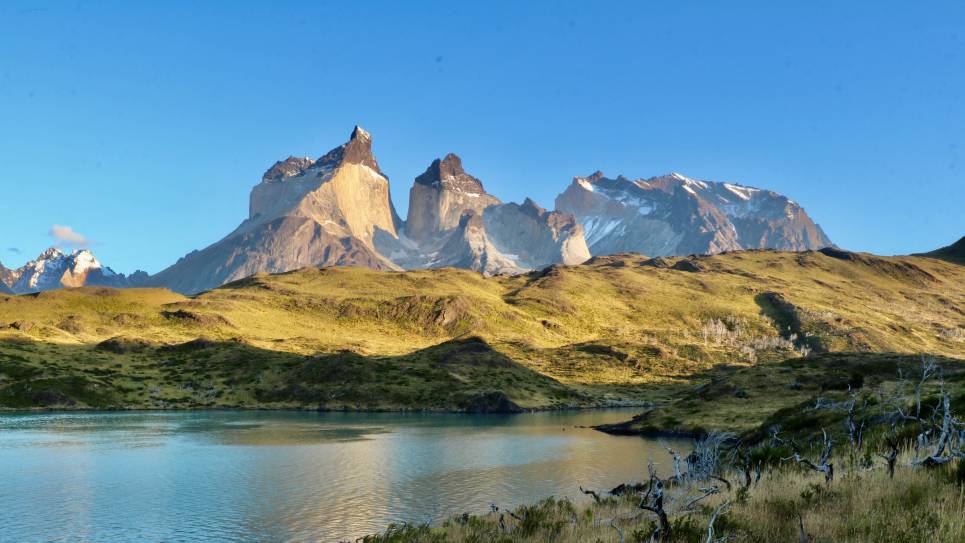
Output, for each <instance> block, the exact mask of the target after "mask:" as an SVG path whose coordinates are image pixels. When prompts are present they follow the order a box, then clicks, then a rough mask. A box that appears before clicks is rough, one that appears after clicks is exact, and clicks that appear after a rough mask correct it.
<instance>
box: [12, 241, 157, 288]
mask: <svg viewBox="0 0 965 543" xmlns="http://www.w3.org/2000/svg"><path fill="white" fill-rule="evenodd" d="M3 275H5V276H6V279H5V280H4V282H5V283H7V286H8V287H9V288H10V289H11V290H12V291H13V292H15V293H17V294H22V293H28V292H38V291H42V290H50V289H54V288H61V287H81V286H85V285H100V286H112V287H131V286H139V284H140V283H139V282H140V281H143V280H144V279H145V278H146V274H144V272H136V273H134V274H132V275H131V277H125V276H124V275H123V274H119V273H115V272H114V270H112V269H110V268H109V267H107V266H103V265H101V263H100V262H99V261H98V260H97V258H96V257H95V256H94V253H92V252H91V251H90V249H75V250H74V251H71V252H70V253H66V252H64V251H62V250H60V249H59V248H57V247H51V248H49V249H47V250H46V251H44V252H43V253H41V254H40V256H38V257H37V258H36V259H34V260H31V261H30V262H27V263H26V264H24V265H23V266H22V267H20V268H18V269H16V270H7V273H6V274H3Z"/></svg>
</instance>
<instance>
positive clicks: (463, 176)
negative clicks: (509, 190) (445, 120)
mask: <svg viewBox="0 0 965 543" xmlns="http://www.w3.org/2000/svg"><path fill="white" fill-rule="evenodd" d="M499 203H500V202H499V200H498V199H497V198H496V197H494V196H492V195H490V194H488V193H486V189H484V188H483V185H482V182H481V181H479V180H478V179H476V178H475V177H473V176H471V175H469V174H467V173H466V172H465V170H463V168H462V160H461V159H460V158H459V157H458V156H456V155H454V154H452V153H449V154H448V155H446V156H445V158H443V159H442V160H439V159H436V160H434V161H433V162H432V164H430V165H429V167H428V168H427V169H426V171H425V173H423V174H422V175H420V176H419V177H416V179H415V183H414V184H413V185H412V189H411V190H410V191H409V213H408V215H407V216H406V221H405V225H406V226H405V233H406V236H408V237H409V239H411V240H413V241H415V242H417V243H427V242H431V241H432V240H433V239H434V238H438V237H439V236H443V235H445V234H446V232H447V231H449V230H452V229H454V228H456V227H458V226H459V222H460V219H461V218H462V215H463V213H465V212H467V211H473V212H476V213H482V211H483V210H484V209H486V208H487V207H489V206H493V205H497V204H499Z"/></svg>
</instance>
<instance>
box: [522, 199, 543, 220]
mask: <svg viewBox="0 0 965 543" xmlns="http://www.w3.org/2000/svg"><path fill="white" fill-rule="evenodd" d="M519 209H520V210H521V211H523V212H524V213H526V214H529V215H533V216H534V217H542V216H543V215H546V208H544V207H541V206H540V205H539V204H537V203H536V202H535V201H534V200H533V199H532V198H530V197H528V196H527V197H526V198H525V199H523V203H522V204H521V205H520V206H519Z"/></svg>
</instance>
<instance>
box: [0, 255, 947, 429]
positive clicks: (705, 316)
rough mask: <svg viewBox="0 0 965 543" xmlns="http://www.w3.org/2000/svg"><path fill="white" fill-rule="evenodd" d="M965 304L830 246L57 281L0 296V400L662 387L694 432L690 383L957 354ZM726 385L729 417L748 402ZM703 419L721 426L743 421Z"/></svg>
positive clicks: (292, 399)
mask: <svg viewBox="0 0 965 543" xmlns="http://www.w3.org/2000/svg"><path fill="white" fill-rule="evenodd" d="M963 307H965V267H962V266H961V265H958V264H956V263H952V262H948V261H944V260H940V259H936V258H930V257H924V256H919V257H875V256H871V255H864V254H855V253H847V252H843V251H837V250H829V251H825V252H805V253H782V252H773V251H747V252H737V253H729V254H723V255H717V256H707V257H688V258H676V259H672V258H671V259H667V258H656V259H648V258H646V257H642V256H639V255H617V256H609V257H598V258H595V259H593V260H592V261H591V262H590V263H588V264H585V265H581V266H574V267H563V266H554V267H551V268H548V269H546V270H543V271H540V272H534V273H530V274H527V275H523V276H517V277H494V278H484V277H482V276H480V275H479V274H476V273H473V272H470V271H466V270H453V269H444V270H424V271H413V272H405V273H396V272H377V271H373V270H367V269H358V268H332V269H323V270H318V269H304V270H299V271H296V272H291V273H285V274H279V275H265V274H261V275H256V276H253V277H250V278H248V279H244V280H242V281H238V282H235V283H232V284H229V285H226V286H225V287H222V288H219V289H215V290H212V291H209V292H206V293H202V294H200V295H198V296H194V297H185V296H181V295H178V294H174V293H171V292H169V291H166V290H161V289H129V290H116V289H105V288H81V289H67V290H59V291H51V292H44V293H40V294H36V295H24V296H0V406H2V407H5V408H13V409H22V408H38V407H42V408H75V409H84V408H215V407H246V408H310V409H314V408H327V409H457V410H459V409H463V410H470V411H486V410H503V411H505V410H510V411H511V410H514V409H518V408H559V407H586V406H598V405H614V404H627V403H633V402H655V403H658V404H661V405H666V404H673V405H672V407H670V408H668V410H667V411H666V412H665V414H664V415H661V416H669V417H672V418H674V419H676V420H677V421H679V424H672V425H670V424H668V426H672V427H674V428H677V427H680V428H688V427H691V428H696V427H700V426H702V425H701V423H700V421H699V419H701V418H702V417H704V415H705V414H707V413H709V412H706V413H702V412H701V409H702V407H701V400H700V398H699V396H700V395H699V394H698V398H697V399H694V398H693V396H694V392H693V391H694V388H695V387H697V386H702V385H706V386H709V387H710V389H709V390H710V391H711V392H708V394H710V393H713V390H714V386H715V383H718V382H721V380H724V381H726V380H728V379H730V378H731V376H732V375H733V374H734V372H735V371H741V370H742V369H743V370H749V371H750V370H754V371H760V372H763V373H762V374H761V375H757V374H755V373H747V374H746V375H747V376H748V378H749V379H750V380H751V381H755V380H758V381H760V382H761V383H766V382H767V380H768V379H773V380H774V382H775V383H780V385H781V386H779V387H770V386H765V385H760V387H759V388H760V390H757V389H755V386H756V385H753V384H752V383H751V384H742V383H735V386H737V387H740V388H742V389H744V392H746V393H747V394H748V396H749V397H750V398H751V401H749V402H746V401H745V402H743V404H748V405H754V406H759V405H763V402H770V405H769V406H768V407H767V409H770V408H772V407H773V408H780V407H781V406H782V405H784V403H786V402H785V399H786V398H792V399H795V401H797V399H801V400H803V399H804V397H805V396H806V395H808V394H812V393H814V392H815V389H813V387H812V385H809V384H807V383H802V384H803V385H804V388H802V389H801V390H800V391H795V390H792V389H789V388H787V387H786V386H785V385H786V383H783V382H780V380H779V379H777V377H780V376H781V375H785V376H786V377H788V378H791V377H792V376H795V375H796V374H797V373H802V375H801V378H802V379H805V378H807V376H806V375H804V373H808V372H812V373H813V372H814V371H823V370H813V369H808V368H809V367H810V364H812V362H813V363H814V364H816V365H818V366H816V367H825V368H826V367H829V366H827V365H825V366H820V364H823V363H824V362H822V361H824V360H827V361H829V362H828V364H831V365H833V364H834V363H835V362H834V361H835V360H839V359H836V358H825V357H826V356H827V355H826V354H824V353H846V354H842V356H844V357H845V358H842V359H840V360H864V361H870V362H868V363H874V361H876V360H879V359H878V358H875V357H874V356H872V355H874V354H875V353H904V354H907V355H917V353H928V354H930V355H935V356H939V357H945V358H946V359H947V360H952V361H953V362H954V360H953V359H956V358H958V357H960V356H961V354H962V350H963V346H965V343H963V341H965V312H963V309H962V308H963ZM803 355H807V357H806V358H802V360H803V362H800V363H795V362H791V361H788V359H794V358H801V357H802V356H803ZM862 363H865V362H862ZM781 364H785V366H781ZM795 364H799V366H795ZM786 368H790V369H789V370H787V369H786ZM785 371H788V372H789V373H786V374H785V373H782V372H785ZM870 373H875V371H874V369H873V368H872V369H871V370H870ZM741 375H745V374H741ZM768 375H770V377H768ZM794 378H797V377H794ZM812 381H813V379H812ZM809 387H811V388H809ZM770 391H773V395H771V394H769V392H770ZM799 392H800V394H799ZM733 397H734V398H735V399H734V401H733V405H728V406H727V409H730V410H731V414H732V415H735V414H736V413H738V412H739V411H741V410H742V409H745V408H746V407H747V405H742V403H741V402H742V401H743V399H742V398H740V397H739V396H738V395H736V394H735V395H734V396H733ZM688 399H690V400H692V401H693V402H694V405H693V406H688V404H686V403H683V402H684V401H686V400H688ZM760 411H761V416H763V415H764V411H765V410H764V409H761V410H760ZM713 416H715V417H719V418H720V419H721V420H720V421H715V424H716V423H717V422H720V424H721V427H722V428H724V429H737V430H740V429H746V427H747V426H748V425H749V423H748V422H747V421H746V420H741V419H740V417H736V416H731V420H730V421H727V420H724V419H726V416H727V415H726V413H713Z"/></svg>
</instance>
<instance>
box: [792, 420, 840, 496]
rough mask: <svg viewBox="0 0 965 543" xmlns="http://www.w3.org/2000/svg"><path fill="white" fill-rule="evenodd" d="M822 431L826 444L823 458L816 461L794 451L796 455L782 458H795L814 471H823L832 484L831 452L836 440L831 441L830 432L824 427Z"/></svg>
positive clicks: (832, 465) (828, 481) (826, 480)
mask: <svg viewBox="0 0 965 543" xmlns="http://www.w3.org/2000/svg"><path fill="white" fill-rule="evenodd" d="M821 433H822V434H823V435H824V444H823V448H822V451H821V458H820V460H818V462H817V463H814V462H812V461H810V460H808V459H807V458H804V457H803V456H801V453H794V456H789V457H787V458H782V460H783V461H785V462H786V461H788V460H794V461H795V462H797V463H798V464H801V465H802V466H807V467H808V468H811V469H812V470H814V471H817V472H820V473H823V474H824V482H825V483H827V484H831V481H833V480H834V464H833V463H832V462H831V452H832V448H833V447H834V442H833V441H831V438H829V437H828V433H827V432H826V431H824V429H822V430H821Z"/></svg>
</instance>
